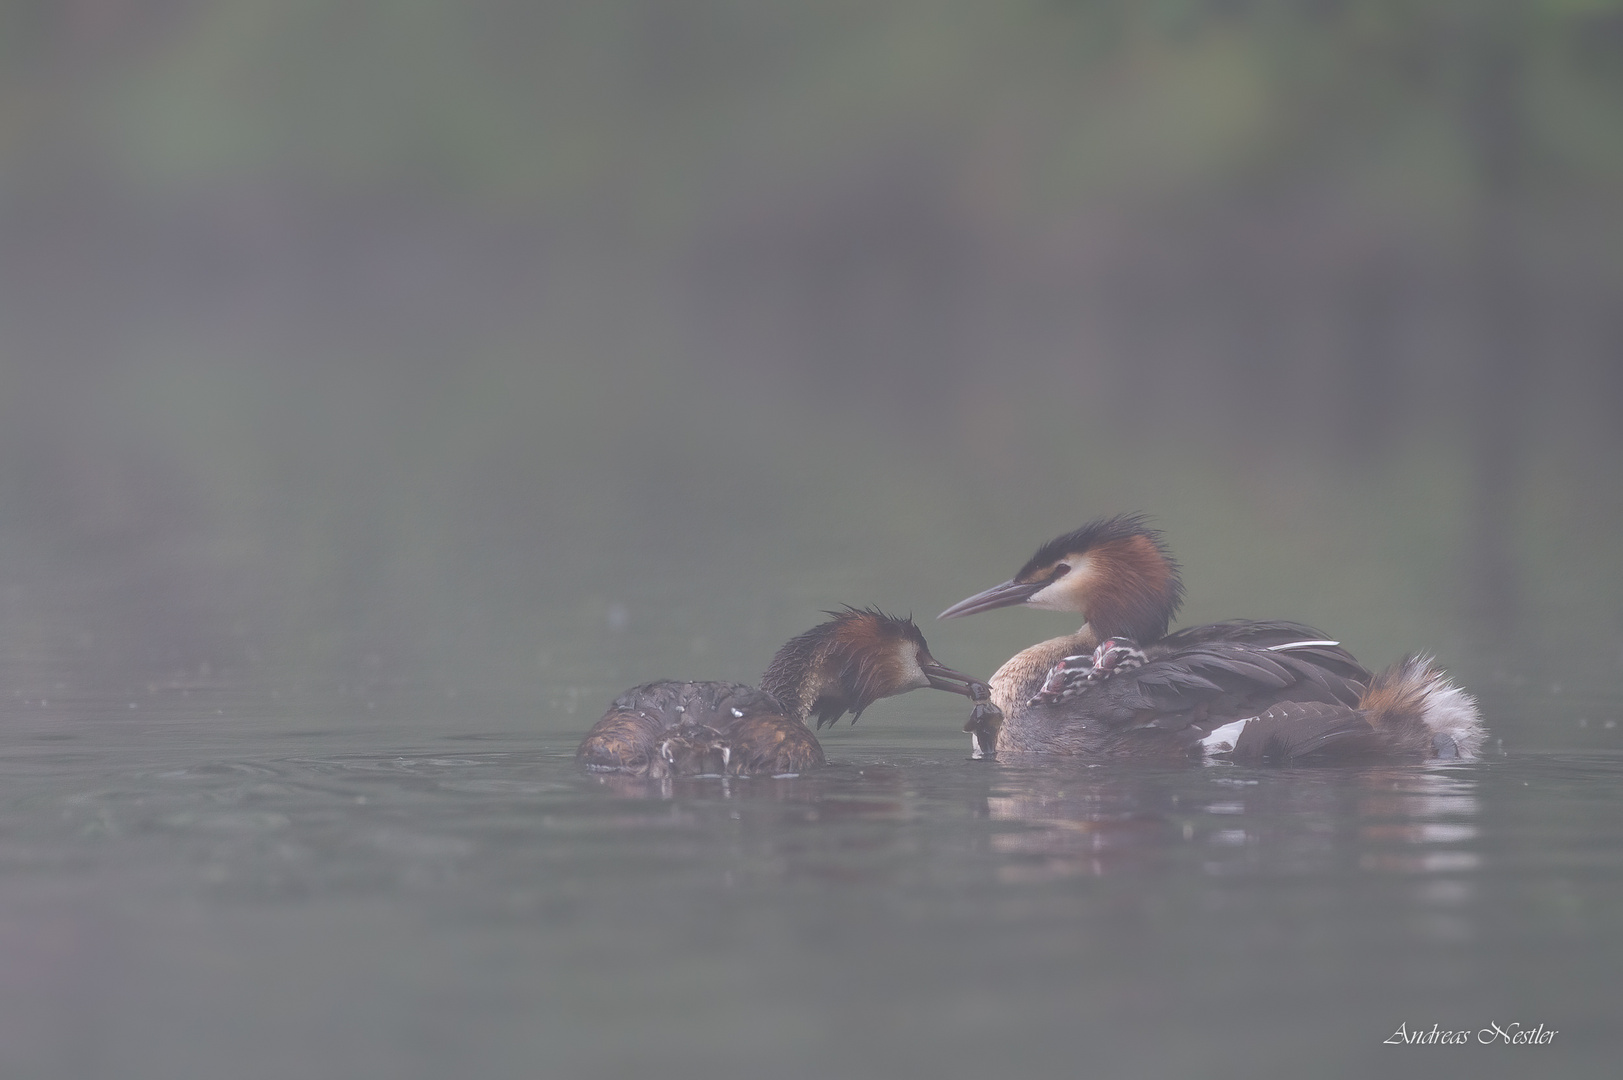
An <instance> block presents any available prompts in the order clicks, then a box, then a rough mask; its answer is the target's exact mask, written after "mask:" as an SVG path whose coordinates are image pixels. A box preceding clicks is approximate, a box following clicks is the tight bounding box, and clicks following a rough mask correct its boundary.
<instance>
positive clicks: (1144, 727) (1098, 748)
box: [940, 515, 1482, 761]
mask: <svg viewBox="0 0 1623 1080" xmlns="http://www.w3.org/2000/svg"><path fill="white" fill-rule="evenodd" d="M1182 599H1183V583H1182V581H1181V579H1180V577H1179V572H1178V565H1177V563H1176V562H1175V561H1174V560H1173V559H1172V557H1171V555H1170V554H1169V553H1168V552H1167V550H1166V546H1165V544H1164V543H1163V541H1162V539H1161V535H1160V533H1159V532H1157V531H1156V530H1154V529H1151V528H1150V527H1149V526H1148V525H1146V524H1145V522H1144V519H1143V518H1142V517H1139V516H1137V515H1127V516H1121V517H1113V518H1105V519H1102V520H1099V521H1095V522H1092V523H1090V524H1088V525H1085V526H1083V527H1082V528H1080V529H1078V530H1076V531H1075V532H1071V533H1066V534H1065V535H1064V536H1060V537H1057V538H1056V539H1054V540H1052V541H1050V542H1049V543H1047V544H1044V545H1043V546H1042V547H1041V548H1040V549H1038V551H1037V553H1036V554H1035V555H1034V556H1032V558H1031V559H1030V560H1029V561H1028V562H1027V563H1026V565H1025V566H1023V567H1022V568H1021V570H1020V572H1019V573H1018V574H1016V575H1015V576H1014V577H1013V578H1012V579H1010V580H1009V581H1006V582H1004V583H1003V584H1001V585H997V586H995V587H993V588H991V589H987V590H986V591H985V592H981V593H977V594H975V595H974V596H971V597H969V598H968V599H966V600H963V601H960V602H959V603H957V604H954V605H953V606H952V607H950V608H948V609H947V610H946V611H943V612H942V613H941V616H940V617H941V618H944V619H947V618H955V617H957V616H960V615H970V614H974V613H976V612H980V611H990V610H992V609H993V608H999V607H1008V606H1012V605H1015V604H1023V605H1025V606H1027V607H1036V608H1044V609H1047V610H1051V611H1074V612H1080V613H1081V614H1082V616H1083V618H1084V619H1086V622H1084V623H1083V625H1082V627H1081V629H1079V630H1078V631H1077V632H1076V633H1074V634H1070V635H1067V636H1065V637H1059V638H1053V639H1051V640H1049V641H1044V642H1040V643H1039V644H1037V645H1033V646H1032V647H1031V648H1029V649H1025V650H1022V651H1021V652H1019V653H1017V654H1015V655H1014V656H1013V657H1011V658H1010V659H1009V660H1008V662H1007V663H1005V664H1004V665H1003V666H1002V667H1001V668H999V669H998V671H997V673H996V674H995V675H993V676H992V678H991V680H990V681H989V683H988V686H989V687H990V689H991V703H990V706H988V705H977V707H976V709H975V712H974V715H973V716H972V717H971V720H970V724H969V725H968V727H967V728H966V730H968V731H970V732H971V734H972V735H973V736H974V738H975V746H976V750H977V751H978V752H991V751H993V750H995V751H997V752H998V753H1015V752H1023V751H1050V752H1056V753H1068V754H1082V755H1089V756H1110V755H1119V754H1126V755H1139V756H1188V755H1191V754H1200V753H1205V752H1212V751H1215V750H1216V749H1217V747H1218V746H1219V745H1220V744H1223V745H1227V749H1228V752H1231V753H1233V754H1234V755H1235V756H1236V757H1238V758H1240V759H1244V760H1250V759H1252V756H1253V754H1252V750H1253V747H1263V746H1264V745H1266V747H1267V748H1268V749H1267V750H1266V751H1263V750H1260V749H1259V750H1258V751H1257V752H1256V755H1255V759H1256V760H1264V759H1266V760H1274V759H1280V758H1286V759H1291V760H1304V761H1306V760H1311V761H1325V760H1331V759H1334V758H1336V757H1337V756H1339V754H1343V753H1344V754H1345V755H1346V756H1348V757H1353V756H1366V757H1367V756H1370V755H1371V754H1376V753H1377V751H1376V749H1375V748H1376V747H1378V746H1384V747H1386V748H1387V750H1388V751H1389V755H1390V756H1412V752H1413V751H1414V747H1415V746H1416V745H1418V744H1417V743H1416V741H1415V739H1413V738H1409V737H1408V736H1405V737H1403V738H1399V739H1395V741H1393V740H1389V741H1387V742H1382V741H1381V740H1380V739H1378V738H1376V737H1374V736H1371V737H1368V738H1363V739H1355V738H1353V732H1354V731H1355V730H1356V729H1357V724H1359V723H1361V724H1364V725H1365V727H1366V728H1368V727H1369V726H1370V725H1371V724H1372V723H1375V724H1377V726H1378V727H1379V728H1380V730H1381V731H1382V732H1386V731H1388V729H1390V730H1393V731H1395V730H1397V729H1398V728H1402V729H1403V730H1405V731H1407V730H1408V727H1407V725H1406V721H1405V722H1403V723H1399V721H1398V720H1397V719H1396V718H1397V717H1399V716H1409V715H1411V714H1412V715H1413V716H1415V717H1418V718H1419V722H1420V723H1422V724H1423V725H1424V726H1425V727H1426V729H1427V730H1428V731H1429V732H1431V733H1432V734H1434V735H1435V736H1436V739H1435V741H1433V742H1430V743H1429V745H1430V746H1431V752H1430V754H1429V756H1432V757H1465V756H1470V755H1472V754H1474V753H1475V752H1476V750H1477V748H1478V746H1480V744H1481V741H1482V729H1481V721H1480V718H1479V717H1478V716H1477V712H1476V707H1475V704H1474V703H1473V702H1472V701H1471V699H1470V698H1469V697H1468V696H1466V695H1465V694H1464V693H1463V692H1461V691H1459V690H1458V689H1456V688H1454V687H1453V686H1451V685H1450V684H1448V683H1447V682H1446V681H1444V680H1443V678H1442V676H1441V674H1440V673H1439V672H1437V671H1435V670H1434V669H1433V668H1432V667H1431V666H1430V664H1429V662H1426V663H1424V664H1417V663H1405V664H1403V665H1399V667H1398V668H1395V669H1393V670H1392V671H1391V672H1388V673H1386V674H1385V675H1383V677H1382V678H1381V679H1380V680H1377V684H1378V685H1379V686H1380V687H1381V688H1382V689H1383V693H1386V696H1385V697H1382V696H1380V695H1377V696H1376V697H1375V698H1373V699H1372V698H1370V697H1369V695H1370V694H1371V693H1375V691H1376V685H1375V684H1372V683H1371V675H1370V673H1369V672H1368V671H1367V670H1366V669H1365V668H1364V667H1363V666H1362V665H1361V664H1359V663H1358V661H1357V660H1355V659H1354V658H1353V656H1352V654H1351V653H1349V652H1347V650H1345V649H1343V648H1341V646H1340V644H1339V643H1337V642H1335V641H1331V640H1329V639H1327V638H1326V637H1325V635H1324V634H1322V633H1320V632H1319V631H1317V630H1315V629H1313V628H1312V627H1309V626H1304V625H1302V624H1300V623H1293V622H1255V621H1248V620H1235V621H1231V622H1221V623H1210V624H1207V625H1205V626H1193V627H1189V628H1187V629H1184V630H1179V631H1177V632H1176V633H1173V634H1168V633H1167V632H1166V628H1167V624H1168V623H1169V622H1170V621H1171V618H1172V616H1173V614H1174V613H1175V612H1176V611H1177V609H1178V606H1179V605H1180V603H1181V602H1182ZM1387 691H1389V692H1387ZM1285 703H1290V704H1291V705H1292V706H1294V707H1295V708H1294V709H1285V708H1284V705H1285ZM1400 704H1401V705H1402V707H1399V706H1400ZM1309 706H1314V707H1313V708H1310V707H1309ZM1411 706H1412V708H1411ZM1428 706H1429V707H1428ZM994 707H995V708H994ZM1353 714H1358V716H1357V720H1356V723H1355V721H1354V718H1353ZM1264 717H1268V718H1269V722H1268V723H1267V724H1265V725H1263V726H1262V727H1261V728H1258V729H1257V731H1258V732H1261V731H1264V730H1266V731H1267V732H1269V733H1270V734H1269V736H1268V738H1267V740H1265V741H1262V735H1261V734H1259V733H1254V734H1252V735H1251V736H1248V737H1247V738H1245V739H1243V740H1238V741H1237V742H1236V741H1235V740H1237V737H1238V731H1239V729H1238V728H1231V729H1229V731H1228V732H1227V736H1228V738H1227V740H1225V739H1222V738H1219V739H1218V740H1215V741H1213V742H1211V743H1207V742H1206V741H1205V740H1206V739H1207V737H1208V736H1210V735H1212V734H1214V733H1215V732H1217V731H1218V729H1220V728H1223V727H1225V725H1230V724H1233V723H1234V722H1236V721H1240V720H1247V719H1251V718H1258V719H1262V718H1264ZM1372 718H1373V719H1372ZM1388 721H1390V723H1388ZM1377 722H1378V723H1377ZM1382 725H1384V726H1382ZM1393 725H1396V727H1394V726H1393ZM1332 729H1333V730H1335V731H1340V732H1341V734H1340V735H1339V736H1337V737H1336V738H1333V739H1327V738H1326V737H1327V736H1328V735H1329V734H1330V733H1331V731H1332ZM1429 739H1430V736H1428V740H1429ZM1400 747H1401V748H1402V749H1401V750H1400ZM1282 748H1296V749H1292V750H1291V752H1290V753H1284V752H1282Z"/></svg>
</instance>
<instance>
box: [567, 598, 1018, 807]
mask: <svg viewBox="0 0 1623 1080" xmlns="http://www.w3.org/2000/svg"><path fill="white" fill-rule="evenodd" d="M828 614H830V615H833V616H834V617H833V618H832V619H830V620H829V621H828V622H825V623H821V624H819V625H817V626H814V627H813V628H812V629H810V630H808V631H806V632H805V633H804V634H800V635H799V636H797V637H795V638H792V639H791V640H790V641H789V642H788V643H786V644H785V645H784V646H783V648H781V649H779V650H778V652H777V655H775V656H774V657H773V658H772V663H770V664H769V665H767V669H766V672H765V673H764V674H763V675H762V676H761V685H760V687H758V688H757V687H753V686H744V685H742V684H740V683H727V682H677V681H672V680H667V681H664V682H653V683H646V684H644V685H642V686H636V687H632V688H631V689H630V690H627V691H626V692H625V693H623V694H621V695H620V696H619V697H617V698H615V699H614V701H613V703H611V704H610V705H609V710H608V712H606V713H604V714H603V718H602V719H601V720H599V721H598V722H597V723H596V724H594V725H593V726H592V730H591V731H589V732H588V733H587V735H586V738H585V739H583V740H582V741H581V744H580V747H579V749H577V750H576V751H575V760H576V761H578V762H579V763H580V764H582V765H584V766H585V767H586V768H588V769H591V770H594V771H599V772H618V773H629V774H632V775H635V776H648V777H655V778H660V777H666V776H695V775H701V774H712V773H716V774H721V775H728V776H750V775H783V774H786V773H798V772H803V771H805V770H806V769H809V768H813V767H815V766H818V765H821V764H823V748H822V747H821V746H820V745H819V744H818V742H817V737H816V736H815V735H813V734H812V733H811V730H810V729H809V728H807V726H806V724H807V722H808V721H809V720H810V719H811V718H812V717H813V716H815V717H816V718H817V727H819V728H821V727H823V726H824V725H825V724H829V725H832V724H833V723H834V722H835V721H837V720H839V718H840V717H842V716H844V715H845V714H846V713H848V712H849V713H851V714H852V715H851V722H852V723H853V724H854V723H856V722H857V718H858V717H860V716H861V715H862V711H863V710H864V709H866V708H867V707H868V706H869V705H872V704H873V703H874V702H875V701H878V700H879V699H880V698H885V697H892V696H894V695H896V694H903V693H906V692H907V691H909V690H919V689H923V688H925V687H934V688H935V689H937V690H950V691H952V692H953V693H955V694H963V695H964V696H965V697H968V698H970V699H971V700H981V699H983V698H984V697H985V696H986V688H985V685H984V684H982V683H979V682H976V681H975V680H973V679H971V678H970V677H969V676H967V675H964V674H961V673H960V672H957V671H954V670H953V669H952V668H949V667H944V666H943V665H941V664H939V663H937V662H936V660H935V658H934V657H932V656H931V655H930V648H929V646H928V645H926V644H925V641H924V635H923V634H921V633H920V632H919V628H918V627H917V626H915V625H913V620H912V619H898V618H893V617H892V616H889V615H886V614H884V613H883V612H880V611H875V610H872V609H867V610H862V609H857V608H846V609H845V610H844V611H838V612H835V611H831V612H829V613H828Z"/></svg>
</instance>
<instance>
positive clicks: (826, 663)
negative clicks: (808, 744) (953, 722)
mask: <svg viewBox="0 0 1623 1080" xmlns="http://www.w3.org/2000/svg"><path fill="white" fill-rule="evenodd" d="M828 614H829V615H832V616H834V617H833V618H832V619H830V620H829V621H828V622H825V623H821V624H819V625H817V626H814V627H812V628H811V629H810V630H808V631H806V632H805V633H804V634H801V635H799V636H797V637H795V638H793V639H791V640H790V641H789V642H788V643H787V644H786V645H784V646H783V648H781V649H779V650H778V653H777V655H776V656H774V657H773V658H772V663H771V664H770V665H768V667H767V669H766V673H765V674H764V675H762V676H761V689H763V690H765V691H766V692H767V693H769V694H771V695H772V696H773V697H775V698H777V699H778V700H779V701H780V702H782V703H783V705H784V707H785V708H786V709H788V710H789V711H790V712H791V713H793V714H795V715H796V716H798V717H799V718H800V719H802V720H805V719H807V718H809V717H810V716H812V715H814V714H815V715H816V717H817V726H818V727H823V726H824V725H825V724H832V723H834V722H835V721H836V720H838V719H839V718H840V717H841V716H844V715H845V714H846V713H848V712H849V713H851V722H852V723H853V724H854V723H856V722H857V719H858V718H859V717H860V716H861V715H862V711H863V710H864V709H866V708H867V707H868V706H869V705H872V704H873V703H874V702H876V701H878V700H879V699H880V698H886V697H893V696H894V695H896V694H905V693H906V692H907V691H909V690H920V689H923V688H925V687H934V688H935V689H937V690H950V691H952V692H953V693H955V694H963V695H964V696H965V697H969V698H974V697H975V696H976V691H975V690H974V689H973V687H975V686H978V685H979V684H977V683H975V681H974V680H973V679H971V678H970V677H969V676H968V675H965V674H963V673H961V672H958V671H954V670H953V669H952V668H949V667H946V666H945V665H943V664H940V663H938V662H937V661H936V659H935V657H933V656H931V655H930V647H929V645H927V644H926V643H925V640H924V635H923V634H922V633H920V632H919V628H918V627H917V626H915V625H914V624H913V620H912V619H911V618H908V619H899V618H896V617H894V616H891V615H886V614H885V613H884V612H882V611H878V610H875V609H873V608H852V607H848V608H846V609H844V610H843V611H830V612H828Z"/></svg>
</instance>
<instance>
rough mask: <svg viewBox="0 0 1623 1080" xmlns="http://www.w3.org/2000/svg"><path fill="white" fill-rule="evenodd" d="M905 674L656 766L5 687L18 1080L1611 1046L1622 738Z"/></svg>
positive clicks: (1045, 1062)
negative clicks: (1038, 736)
mask: <svg viewBox="0 0 1623 1080" xmlns="http://www.w3.org/2000/svg"><path fill="white" fill-rule="evenodd" d="M905 700H906V701H908V702H909V703H910V708H909V709H908V710H900V709H899V707H898V706H896V705H894V704H892V706H891V708H892V709H893V712H892V713H891V714H890V715H889V716H888V717H887V716H883V715H881V713H882V712H883V706H882V707H881V708H876V709H875V710H874V712H873V713H872V714H871V715H870V716H869V717H867V718H865V719H864V721H863V724H862V725H861V726H859V727H857V728H850V727H841V728H839V729H838V730H837V731H836V732H835V733H833V734H831V735H829V736H827V737H826V738H825V740H824V743H825V747H826V749H827V751H828V754H829V758H830V761H831V765H830V767H829V768H827V769H826V770H824V771H822V772H820V773H817V774H814V775H809V776H806V777H803V778H800V779H792V780H732V781H723V780H721V779H699V780H690V781H681V782H675V783H669V782H667V783H665V784H660V783H644V782H631V781H626V780H623V779H614V778H603V777H594V776H587V775H583V774H581V773H580V772H578V771H577V770H576V769H575V767H574V764H573V761H572V760H571V753H572V750H573V741H574V740H573V737H572V736H560V735H559V734H556V733H555V732H550V731H548V732H543V733H538V732H537V731H536V730H535V728H534V726H533V725H532V724H531V723H529V718H527V717H524V716H519V715H508V716H505V717H503V716H502V715H500V710H499V709H498V710H495V712H496V714H497V715H495V716H494V717H489V718H486V719H490V720H492V721H493V722H490V723H486V724H483V725H481V724H476V723H472V722H470V721H469V720H468V719H467V718H466V716H465V714H463V713H459V712H457V711H456V707H455V706H452V705H445V704H443V703H441V704H436V705H433V706H425V705H424V704H423V702H422V701H421V700H415V699H412V698H411V697H410V696H409V695H408V696H406V697H402V698H397V699H392V700H382V701H378V700H373V701H364V700H360V699H357V698H353V697H339V696H337V695H334V696H332V697H331V698H327V699H323V698H321V697H320V695H315V696H313V697H311V698H306V699H303V700H300V701H297V702H291V701H288V700H283V699H282V698H281V697H279V696H278V697H272V696H271V695H270V694H268V693H265V692H262V691H260V690H254V691H249V690H245V689H243V688H240V687H238V688H233V687H224V686H218V685H215V686H211V685H205V684H201V683H200V684H198V685H195V686H165V687H153V688H150V689H149V690H148V691H147V692H146V693H144V694H140V695H123V696H116V695H108V694H105V693H97V694H85V695H80V696H79V697H77V698H75V697H73V696H72V695H71V694H70V695H69V696H68V698H67V699H65V700H38V699H30V700H21V699H13V700H11V701H10V702H8V703H7V711H8V713H9V716H8V717H7V725H6V728H5V731H6V734H5V737H4V741H3V744H0V773H3V778H4V787H3V790H4V797H3V799H0V1066H3V1069H0V1072H3V1073H4V1075H6V1076H8V1077H33V1076H39V1077H66V1076H74V1077H122V1078H146V1077H151V1078H158V1077H164V1078H175V1077H215V1076H233V1077H266V1078H270V1077H277V1078H280V1077H288V1076H345V1077H390V1078H401V1077H423V1078H429V1077H444V1076H452V1075H460V1076H481V1077H485V1076H489V1077H508V1076H511V1077H529V1076H582V1077H596V1076H601V1077H616V1076H626V1075H636V1074H638V1073H639V1072H642V1073H650V1074H653V1073H656V1072H657V1074H659V1075H669V1076H688V1075H692V1076H763V1075H773V1076H806V1077H814V1076H832V1075H840V1076H853V1077H908V1076H917V1075H933V1076H936V1077H976V1076H985V1075H1010V1076H1082V1075H1088V1076H1108V1075H1179V1074H1186V1075H1218V1076H1224V1075H1234V1076H1239V1075H1329V1076H1337V1075H1342V1076H1365V1075H1371V1074H1375V1073H1380V1074H1382V1075H1399V1076H1401V1075H1421V1074H1426V1075H1431V1074H1434V1073H1436V1072H1437V1071H1438V1070H1439V1069H1441V1070H1443V1071H1444V1073H1445V1074H1452V1073H1459V1074H1464V1073H1466V1072H1469V1073H1471V1074H1473V1075H1477V1076H1482V1075H1488V1076H1498V1075H1503V1076H1513V1075H1516V1076H1519V1075H1527V1074H1529V1073H1533V1072H1542V1073H1548V1074H1549V1075H1562V1076H1569V1075H1597V1076H1598V1075H1612V1074H1613V1072H1614V1069H1615V1059H1616V1056H1617V1052H1618V1051H1619V1050H1620V1049H1623V1039H1620V1037H1619V1036H1618V1035H1617V1033H1616V1031H1617V1029H1616V1023H1615V1015H1616V1006H1615V997H1616V995H1615V990H1616V988H1617V985H1618V977H1617V974H1616V971H1617V961H1618V958H1619V956H1620V955H1623V948H1620V946H1623V816H1620V815H1619V814H1618V813H1617V812H1616V797H1617V791H1618V787H1619V781H1620V779H1623V753H1620V752H1617V751H1612V750H1606V749H1589V750H1584V751H1580V752H1572V753H1557V752H1533V751H1516V750H1512V751H1510V752H1501V753H1499V754H1498V755H1496V756H1493V757H1489V758H1488V759H1485V760H1483V761H1481V762H1477V763H1471V764H1463V765H1455V766H1448V767H1432V768H1421V767H1412V768H1411V767H1406V768H1361V769H1346V770H1324V769H1320V770H1279V769H1274V770H1252V769H1242V768H1235V767H1229V766H1210V767H1192V768H1187V769H1166V768H1131V767H1121V766H1112V767H1109V768H1086V767H1081V766H1079V765H1078V764H1076V763H1075V762H1070V761H1064V760H1044V759H1039V760H1037V761H1035V762H1032V763H1020V764H1010V763H992V762H974V761H970V760H968V755H967V753H966V749H967V748H965V747H963V746H961V745H960V742H961V740H962V739H963V738H964V737H963V736H962V735H959V734H957V733H956V732H955V731H954V727H955V726H956V723H957V717H956V716H955V715H952V714H953V713H954V709H955V706H953V705H947V704H944V696H943V697H942V698H933V697H932V696H931V695H912V696H911V697H910V698H908V699H905ZM582 709H583V710H586V706H582ZM458 717H461V719H457V718H458ZM502 719H505V720H506V721H508V722H507V723H500V722H499V721H501V720H502ZM555 719H556V722H557V723H558V725H559V726H564V725H565V724H567V723H568V721H567V720H566V719H565V718H562V717H560V718H555ZM887 719H889V720H890V721H891V722H890V723H887V722H886V720H887ZM581 726H585V725H584V722H583V723H582V725H581ZM1493 1024H1498V1025H1500V1026H1501V1027H1504V1028H1506V1029H1507V1030H1508V1029H1510V1025H1513V1024H1520V1025H1523V1026H1524V1027H1536V1026H1537V1025H1539V1024H1543V1025H1545V1028H1546V1029H1547V1030H1550V1029H1553V1030H1555V1031H1557V1032H1558V1034H1557V1035H1556V1036H1555V1037H1554V1040H1553V1042H1551V1043H1549V1044H1548V1045H1545V1046H1542V1047H1526V1046H1503V1045H1487V1046H1484V1045H1479V1044H1477V1043H1476V1038H1477V1036H1476V1033H1477V1032H1478V1031H1481V1030H1483V1029H1488V1030H1489V1032H1490V1036H1491V1027H1490V1025H1493ZM1400 1025H1404V1026H1405V1030H1409V1031H1415V1030H1421V1029H1424V1030H1426V1031H1430V1030H1431V1028H1432V1027H1433V1025H1440V1027H1441V1029H1443V1030H1467V1031H1469V1032H1471V1033H1472V1041H1473V1045H1468V1046H1464V1047H1451V1046H1392V1045H1384V1044H1383V1041H1384V1040H1387V1039H1388V1038H1390V1037H1391V1036H1392V1035H1393V1034H1394V1033H1395V1032H1396V1031H1397V1030H1398V1028H1399V1026H1400Z"/></svg>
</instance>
